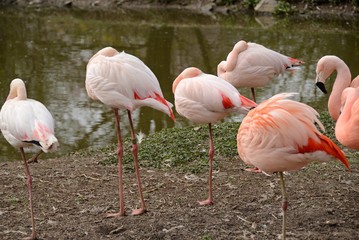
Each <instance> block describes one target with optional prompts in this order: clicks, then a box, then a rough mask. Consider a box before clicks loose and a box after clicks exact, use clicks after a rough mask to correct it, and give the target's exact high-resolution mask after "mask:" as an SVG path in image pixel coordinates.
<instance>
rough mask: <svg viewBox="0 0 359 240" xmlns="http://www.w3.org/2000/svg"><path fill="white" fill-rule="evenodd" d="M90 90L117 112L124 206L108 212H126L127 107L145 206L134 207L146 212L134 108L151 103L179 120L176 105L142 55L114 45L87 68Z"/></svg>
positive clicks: (134, 212) (140, 190) (96, 55)
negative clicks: (123, 124)
mask: <svg viewBox="0 0 359 240" xmlns="http://www.w3.org/2000/svg"><path fill="white" fill-rule="evenodd" d="M86 90H87V93H88V95H89V97H90V98H92V99H93V100H98V101H100V102H102V103H103V104H105V105H106V106H109V107H111V108H112V109H113V111H114V114H115V127H116V133H117V142H118V150H117V154H118V176H119V203H120V210H119V212H117V213H109V214H108V215H107V216H108V217H119V216H123V215H125V208H124V194H123V181H122V156H123V145H122V138H121V130H120V119H119V114H118V110H119V109H125V110H126V111H127V115H128V119H129V122H130V128H131V139H132V155H133V160H134V164H135V171H136V179H137V184H138V192H139V196H140V201H141V207H140V208H139V209H134V210H133V211H132V214H133V215H139V214H142V213H144V212H146V206H145V201H144V199H143V194H142V186H141V178H140V172H139V164H138V156H137V152H138V147H137V142H136V135H135V131H134V127H133V121H132V116H131V112H132V111H134V110H135V109H136V108H139V107H142V106H147V107H151V108H154V109H157V110H159V111H162V112H164V113H166V114H167V115H169V116H170V117H171V118H172V119H173V120H174V121H175V117H174V115H173V112H172V110H171V107H172V106H173V105H172V104H171V103H170V102H168V101H167V100H166V99H165V98H164V97H163V94H162V90H161V88H160V85H159V82H158V80H157V78H156V76H155V75H154V73H153V72H152V71H151V70H150V69H149V68H148V67H147V66H146V65H145V64H144V63H143V62H142V61H141V60H140V59H139V58H137V57H135V56H133V55H130V54H127V53H125V52H118V51H117V50H115V49H114V48H112V47H105V48H103V49H101V50H100V51H98V52H97V53H96V54H95V55H94V56H93V57H92V58H91V59H90V60H89V62H88V64H87V69H86Z"/></svg>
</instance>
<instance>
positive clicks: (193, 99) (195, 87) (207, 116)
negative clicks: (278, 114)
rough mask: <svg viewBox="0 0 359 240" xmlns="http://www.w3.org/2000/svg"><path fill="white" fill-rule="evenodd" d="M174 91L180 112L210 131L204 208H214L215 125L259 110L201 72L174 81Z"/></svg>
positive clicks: (185, 73)
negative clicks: (230, 115)
mask: <svg viewBox="0 0 359 240" xmlns="http://www.w3.org/2000/svg"><path fill="white" fill-rule="evenodd" d="M172 91H173V93H174V95H175V106H176V111H177V112H178V113H179V114H180V115H182V116H184V117H186V118H187V119H189V120H190V121H193V122H194V123H198V124H208V128H209V169H210V170H209V178H208V179H209V180H208V182H209V194H208V198H207V199H206V200H204V201H200V202H199V203H200V205H209V204H213V196H212V162H213V156H214V145H213V138H212V127H211V124H213V123H215V122H217V121H219V120H221V119H223V118H225V117H226V116H227V115H228V114H230V113H233V112H238V113H247V112H248V110H249V109H251V108H253V107H255V106H256V104H255V103H254V102H252V101H251V100H249V99H247V98H245V97H243V96H241V95H240V94H239V92H238V90H237V89H236V88H235V87H233V86H232V85H231V84H230V83H228V82H226V81H225V80H223V79H221V78H219V77H216V76H214V75H210V74H205V73H203V72H202V71H201V70H199V69H198V68H194V67H191V68H187V69H185V70H184V71H183V72H182V73H181V74H179V76H178V77H177V78H176V79H175V80H174V82H173V85H172Z"/></svg>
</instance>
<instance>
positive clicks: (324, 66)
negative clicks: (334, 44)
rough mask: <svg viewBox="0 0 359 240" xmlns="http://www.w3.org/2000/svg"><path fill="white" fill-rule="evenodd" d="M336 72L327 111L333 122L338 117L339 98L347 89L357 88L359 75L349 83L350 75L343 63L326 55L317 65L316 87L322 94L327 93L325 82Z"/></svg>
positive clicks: (335, 57) (337, 58) (334, 57)
mask: <svg viewBox="0 0 359 240" xmlns="http://www.w3.org/2000/svg"><path fill="white" fill-rule="evenodd" d="M334 71H336V72H337V76H336V78H335V82H334V85H333V89H332V92H331V94H330V97H329V100H328V111H329V114H330V116H331V117H332V119H333V120H334V121H337V119H338V117H339V115H340V107H341V106H340V101H341V100H340V98H341V95H342V92H343V90H344V89H345V88H347V87H355V88H357V87H359V75H358V76H357V77H356V78H355V79H354V80H353V81H351V73H350V69H349V67H348V66H347V65H346V64H345V62H344V61H343V60H342V59H340V58H339V57H337V56H333V55H327V56H324V57H322V58H321V59H319V61H318V63H317V69H316V72H317V76H316V85H317V86H318V88H319V89H320V90H321V91H322V92H323V93H327V90H326V88H325V85H324V84H325V81H326V80H327V78H328V77H329V76H330V75H331V74H332V73H333V72H334Z"/></svg>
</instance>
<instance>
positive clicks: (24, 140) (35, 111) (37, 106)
mask: <svg viewBox="0 0 359 240" xmlns="http://www.w3.org/2000/svg"><path fill="white" fill-rule="evenodd" d="M0 129H1V132H2V134H3V135H4V137H5V139H6V140H7V141H8V142H9V143H10V144H11V145H12V146H14V147H16V148H19V149H20V154H21V158H22V161H23V164H24V167H25V173H26V177H27V189H28V193H29V205H30V212H31V223H32V234H31V237H30V238H29V239H36V229H35V218H34V210H33V204H32V178H31V175H30V170H29V167H28V165H27V160H26V156H25V152H24V148H26V147H32V146H36V147H37V148H40V149H41V152H42V151H43V152H50V151H55V150H56V149H57V147H58V145H59V143H58V141H57V139H56V137H55V135H54V119H53V118H52V116H51V113H50V112H49V111H48V110H47V108H46V107H45V106H44V105H43V104H42V103H40V102H38V101H36V100H33V99H28V98H27V94H26V87H25V83H24V82H23V81H22V80H21V79H18V78H17V79H14V80H12V82H11V84H10V93H9V95H8V97H7V99H6V102H5V103H4V105H3V106H2V108H1V111H0ZM37 156H38V155H37Z"/></svg>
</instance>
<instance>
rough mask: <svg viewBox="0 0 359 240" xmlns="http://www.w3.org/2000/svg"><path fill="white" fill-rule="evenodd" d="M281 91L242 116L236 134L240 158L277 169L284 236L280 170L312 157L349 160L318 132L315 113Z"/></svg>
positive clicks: (301, 164) (303, 163) (295, 167)
mask: <svg viewBox="0 0 359 240" xmlns="http://www.w3.org/2000/svg"><path fill="white" fill-rule="evenodd" d="M292 95H294V94H290V93H289V94H288V93H281V94H277V95H275V96H273V97H271V98H270V99H268V100H266V101H264V102H262V103H261V104H259V105H258V106H257V107H256V108H255V109H253V110H251V111H250V112H249V113H248V114H247V115H246V116H245V118H244V119H243V121H242V123H241V125H240V127H239V129H238V134H237V148H238V153H239V156H240V158H241V159H242V160H243V161H244V162H245V163H247V164H250V165H253V166H255V167H258V168H259V169H261V170H262V171H263V172H265V173H279V176H280V180H281V186H282V197H283V205H282V211H283V223H282V236H283V239H285V235H286V231H285V225H286V210H287V206H288V201H287V196H286V192H285V185H284V179H283V172H285V171H294V170H299V169H301V168H303V167H304V166H306V165H307V164H309V163H310V162H313V161H319V162H325V161H330V160H339V161H341V162H342V163H343V164H344V165H345V166H346V167H347V168H348V169H349V170H350V167H349V162H348V159H347V158H346V157H345V155H344V154H343V152H342V151H341V150H340V148H339V147H338V146H337V145H336V144H335V143H334V142H333V141H332V140H330V139H329V138H328V137H326V136H325V135H323V134H322V133H320V132H319V130H318V129H317V127H316V124H317V125H318V126H319V127H320V128H321V129H322V130H324V127H323V125H322V123H321V122H320V121H319V119H318V117H317V116H318V113H317V112H316V111H315V110H314V109H313V108H311V107H310V106H308V105H306V104H304V103H300V102H297V101H293V100H290V99H287V98H288V97H290V96H292Z"/></svg>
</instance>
